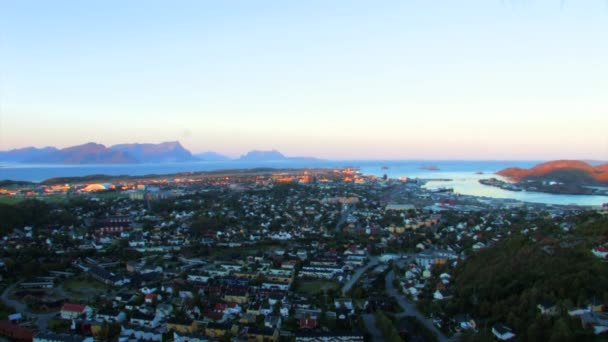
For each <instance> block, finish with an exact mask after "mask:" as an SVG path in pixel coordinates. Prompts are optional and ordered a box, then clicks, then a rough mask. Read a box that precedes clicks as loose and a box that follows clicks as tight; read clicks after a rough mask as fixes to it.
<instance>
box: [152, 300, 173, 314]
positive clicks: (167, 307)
mask: <svg viewBox="0 0 608 342" xmlns="http://www.w3.org/2000/svg"><path fill="white" fill-rule="evenodd" d="M171 313H173V305H171V304H168V303H160V304H158V305H157V306H156V315H157V316H160V317H169V316H170V315H171Z"/></svg>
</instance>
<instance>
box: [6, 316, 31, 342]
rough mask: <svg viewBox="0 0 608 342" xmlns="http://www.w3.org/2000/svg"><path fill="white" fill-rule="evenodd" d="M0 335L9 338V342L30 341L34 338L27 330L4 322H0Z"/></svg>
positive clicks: (9, 322)
mask: <svg viewBox="0 0 608 342" xmlns="http://www.w3.org/2000/svg"><path fill="white" fill-rule="evenodd" d="M0 335H1V336H6V337H9V338H10V339H11V341H31V340H32V339H33V338H34V334H33V333H32V332H31V331H29V330H28V329H26V328H24V327H22V326H20V325H19V324H15V323H13V322H11V321H6V320H3V321H0Z"/></svg>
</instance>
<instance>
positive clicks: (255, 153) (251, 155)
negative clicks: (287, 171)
mask: <svg viewBox="0 0 608 342" xmlns="http://www.w3.org/2000/svg"><path fill="white" fill-rule="evenodd" d="M284 159H286V157H285V156H284V155H283V154H282V153H281V152H279V151H277V150H266V151H264V150H252V151H249V152H247V153H246V154H244V155H243V156H241V158H240V160H248V161H271V160H284Z"/></svg>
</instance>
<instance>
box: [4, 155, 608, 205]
mask: <svg viewBox="0 0 608 342" xmlns="http://www.w3.org/2000/svg"><path fill="white" fill-rule="evenodd" d="M540 162H542V161H478V160H475V161H470V160H373V161H372V160H335V161H330V160H293V161H292V160H281V161H259V162H252V161H247V162H244V161H201V162H187V163H163V164H117V165H33V164H1V165H0V180H5V179H9V180H20V181H31V182H41V181H43V180H45V179H49V178H55V177H73V176H86V175H94V174H95V175H101V174H103V175H129V176H143V175H151V174H158V175H160V174H172V173H180V172H196V171H214V170H228V169H251V168H276V169H284V168H339V167H356V168H359V170H360V171H361V173H362V174H365V175H375V176H379V177H382V176H384V175H387V176H388V177H389V178H400V177H408V178H419V179H425V180H428V182H427V183H426V185H425V186H426V187H427V188H430V189H433V188H440V187H447V188H453V189H454V192H456V193H460V194H463V195H473V196H484V197H490V198H504V199H515V200H520V201H524V202H533V203H545V204H560V205H570V204H576V205H587V206H598V205H602V204H604V203H608V196H590V195H557V194H546V193H539V192H525V191H522V192H514V191H507V190H503V189H499V188H496V187H491V186H486V185H483V184H480V183H479V182H478V180H479V179H483V178H490V177H495V178H499V179H501V177H500V176H498V175H495V174H494V173H495V172H496V171H499V170H502V169H504V168H507V167H512V166H516V167H522V168H529V167H532V166H534V165H536V164H538V163H540Z"/></svg>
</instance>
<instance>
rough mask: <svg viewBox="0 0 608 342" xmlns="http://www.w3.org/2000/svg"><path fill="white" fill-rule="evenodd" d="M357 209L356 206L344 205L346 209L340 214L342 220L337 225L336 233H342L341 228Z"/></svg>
mask: <svg viewBox="0 0 608 342" xmlns="http://www.w3.org/2000/svg"><path fill="white" fill-rule="evenodd" d="M354 209H355V207H354V206H351V205H348V204H346V205H344V208H343V210H342V212H341V213H340V218H339V219H338V223H336V233H339V232H340V227H342V225H343V224H344V223H346V219H347V218H348V215H350V213H351V212H352V211H353V210H354Z"/></svg>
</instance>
